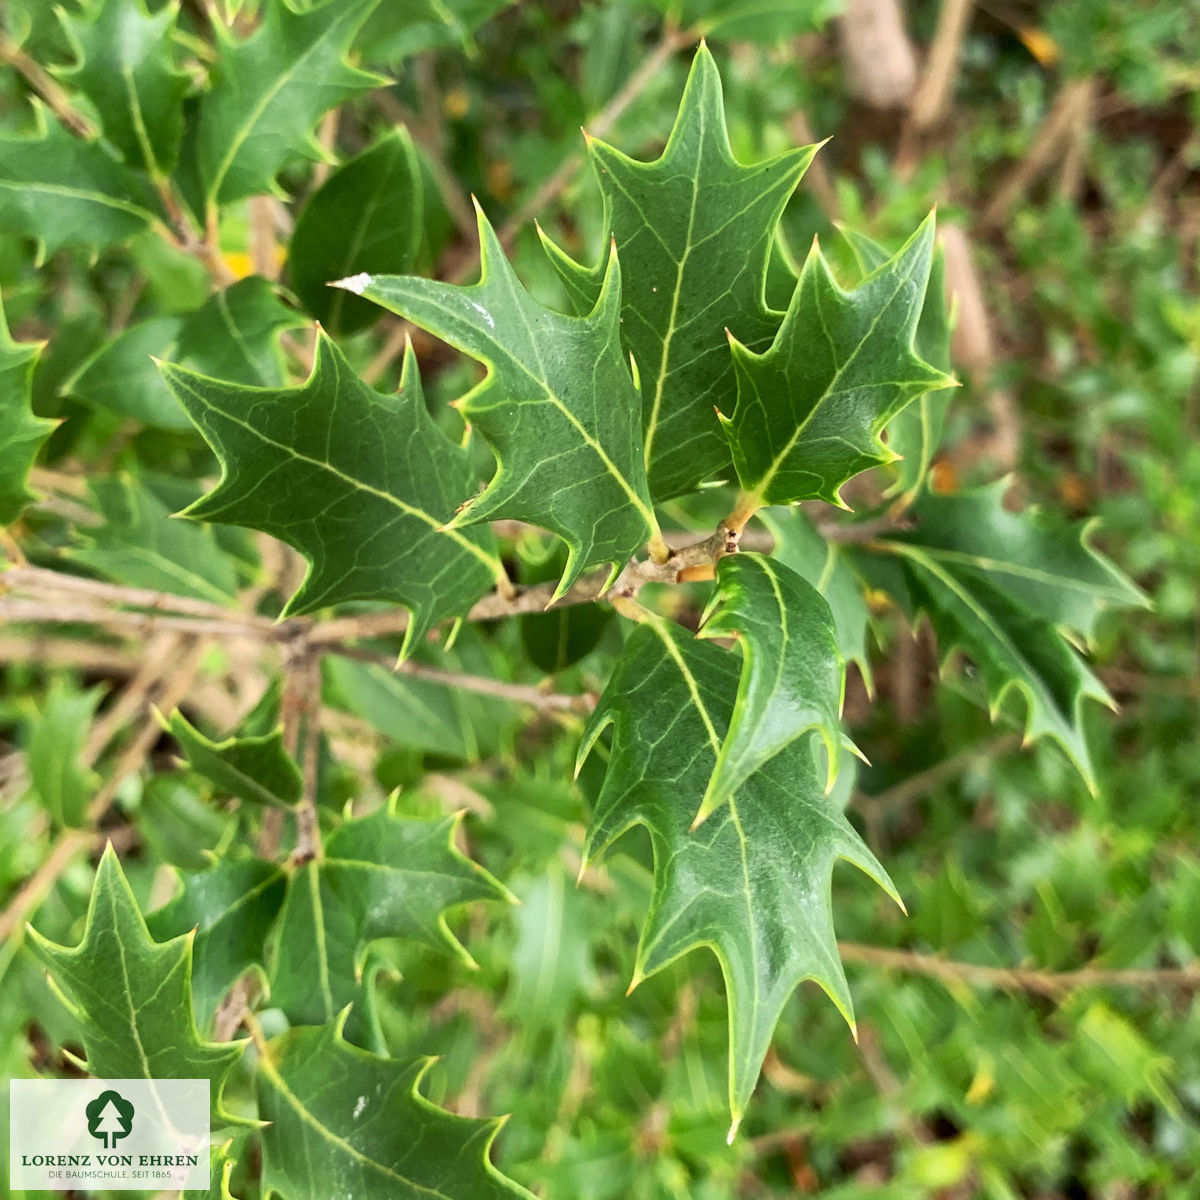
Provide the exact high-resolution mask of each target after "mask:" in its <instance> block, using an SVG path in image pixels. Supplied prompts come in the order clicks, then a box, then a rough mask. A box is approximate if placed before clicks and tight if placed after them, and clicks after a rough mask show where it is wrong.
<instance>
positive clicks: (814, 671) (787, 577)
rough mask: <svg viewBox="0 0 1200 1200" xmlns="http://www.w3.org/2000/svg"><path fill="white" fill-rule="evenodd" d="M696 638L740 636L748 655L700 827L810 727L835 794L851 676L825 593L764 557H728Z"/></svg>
mask: <svg viewBox="0 0 1200 1200" xmlns="http://www.w3.org/2000/svg"><path fill="white" fill-rule="evenodd" d="M697 636H699V637H702V638H714V637H730V638H736V639H737V644H738V647H739V648H740V650H741V652H742V675H741V680H740V682H739V683H738V691H737V698H736V699H735V701H734V705H733V715H732V716H731V717H730V720H729V730H728V732H727V733H726V735H725V738H724V740H723V741H722V743H721V752H720V754H718V755H717V765H716V768H715V769H714V770H713V773H712V778H711V779H710V780H709V781H708V788H707V789H706V791H705V793H704V799H703V800H702V801H701V802H700V808H699V811H698V812H697V813H696V822H697V824H698V823H700V822H701V821H704V820H705V819H706V818H707V817H708V816H709V814H710V813H712V812H713V811H714V810H715V809H717V808H719V807H720V806H721V805H722V804H724V803H725V801H726V800H728V799H729V797H730V796H731V795H733V793H734V792H736V791H737V790H738V788H740V787H741V786H742V784H743V783H745V782H746V780H747V779H749V778H750V776H751V775H753V774H754V772H755V771H757V770H758V769H759V767H761V766H762V765H763V764H764V763H765V762H767V761H768V760H769V759H771V758H773V757H774V756H775V755H776V754H778V753H779V752H780V751H781V750H782V749H783V748H784V747H785V746H787V745H789V744H790V743H791V742H793V741H795V740H796V738H798V737H800V736H801V735H802V734H805V733H808V732H810V731H811V732H815V733H816V734H817V736H818V737H819V738H820V739H821V741H822V742H823V743H824V746H825V754H826V760H827V766H826V771H827V783H826V786H827V788H831V787H832V786H833V782H834V780H835V779H836V777H837V769H838V759H839V757H840V754H841V744H842V726H841V713H842V693H843V691H844V688H845V681H846V676H845V670H844V667H843V665H842V656H841V654H840V653H839V651H838V642H837V632H836V629H835V626H834V622H833V614H832V613H831V612H830V611H829V605H828V604H826V603H825V601H824V599H823V598H822V597H821V594H820V593H819V592H818V591H817V590H816V589H815V588H813V587H812V586H811V585H809V584H808V583H806V582H805V581H804V580H803V579H802V578H801V577H800V576H799V575H797V574H796V572H795V571H793V570H792V569H791V568H790V567H787V566H784V564H783V563H782V562H776V561H773V560H771V559H770V558H767V557H766V555H763V554H733V555H727V556H726V557H725V558H723V559H721V561H720V562H719V563H718V564H717V586H716V590H715V591H714V592H713V596H712V599H711V600H710V601H709V604H708V608H707V610H706V612H705V617H704V620H703V621H702V622H701V627H700V632H699V634H698V635H697Z"/></svg>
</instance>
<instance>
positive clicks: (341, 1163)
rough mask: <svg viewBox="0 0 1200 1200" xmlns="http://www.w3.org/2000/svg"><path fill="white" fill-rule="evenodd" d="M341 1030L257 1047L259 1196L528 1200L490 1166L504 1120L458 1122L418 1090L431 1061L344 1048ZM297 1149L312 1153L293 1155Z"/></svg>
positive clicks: (295, 1034)
mask: <svg viewBox="0 0 1200 1200" xmlns="http://www.w3.org/2000/svg"><path fill="white" fill-rule="evenodd" d="M340 1026H341V1022H340V1021H339V1022H338V1024H337V1025H334V1024H328V1025H325V1026H324V1027H323V1028H321V1029H293V1030H292V1031H291V1032H290V1033H287V1034H284V1036H283V1037H281V1038H277V1039H275V1040H274V1041H272V1042H270V1043H268V1044H267V1045H265V1046H264V1047H262V1049H261V1053H260V1057H259V1060H258V1065H257V1077H258V1103H259V1112H260V1114H261V1116H262V1117H263V1118H264V1119H265V1120H267V1121H269V1122H270V1124H269V1125H268V1126H267V1127H266V1128H265V1129H264V1130H263V1134H262V1144H263V1190H264V1193H269V1194H271V1195H275V1196H286V1197H287V1198H288V1200H329V1198H330V1197H333V1196H353V1197H354V1198H355V1200H501V1198H503V1197H506V1196H509V1197H511V1196H525V1197H530V1196H531V1194H530V1193H529V1192H527V1191H525V1189H524V1188H522V1187H519V1186H518V1185H517V1184H515V1183H513V1182H512V1181H511V1180H510V1179H508V1178H506V1177H505V1176H503V1175H501V1174H500V1172H499V1171H497V1170H496V1169H495V1167H493V1166H492V1164H491V1162H489V1161H488V1150H489V1148H490V1147H491V1144H492V1141H493V1140H494V1138H495V1136H496V1133H497V1132H498V1130H499V1128H500V1125H501V1122H499V1121H484V1120H478V1119H475V1118H468V1117H459V1116H454V1115H453V1114H451V1113H448V1112H446V1111H445V1110H443V1109H440V1108H438V1107H437V1106H436V1105H433V1104H431V1103H430V1102H429V1101H428V1100H426V1099H425V1098H424V1097H423V1096H421V1094H420V1092H419V1090H418V1089H419V1087H420V1083H421V1078H422V1076H423V1075H424V1074H425V1072H426V1071H428V1069H429V1067H430V1066H431V1065H432V1060H431V1059H423V1060H419V1061H417V1062H413V1063H408V1064H404V1063H400V1062H397V1061H396V1060H395V1059H390V1058H381V1057H378V1056H376V1055H374V1054H368V1053H367V1052H366V1051H364V1050H359V1049H357V1048H356V1047H354V1046H351V1045H348V1044H347V1043H346V1042H345V1041H344V1040H343V1038H342V1036H341V1028H340ZM297 1147H307V1148H308V1150H307V1152H306V1153H297Z"/></svg>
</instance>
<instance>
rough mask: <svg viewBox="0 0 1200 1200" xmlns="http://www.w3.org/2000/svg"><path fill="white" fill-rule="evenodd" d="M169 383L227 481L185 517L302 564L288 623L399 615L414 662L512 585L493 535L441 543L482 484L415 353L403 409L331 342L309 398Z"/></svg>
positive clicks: (305, 389) (323, 342) (173, 379)
mask: <svg viewBox="0 0 1200 1200" xmlns="http://www.w3.org/2000/svg"><path fill="white" fill-rule="evenodd" d="M162 371H163V375H164V377H165V379H166V381H167V383H168V385H169V386H170V388H171V390H172V391H173V392H174V393H175V395H176V396H177V397H178V399H179V402H180V403H181V404H182V405H183V406H184V408H185V409H186V410H187V412H188V415H189V416H190V417H191V418H192V420H193V421H195V423H196V426H197V428H198V429H199V430H200V432H201V433H202V434H203V435H204V437H205V439H206V440H207V441H208V443H209V445H211V446H212V448H213V450H214V452H215V453H216V455H217V458H218V460H219V461H220V463H221V468H222V475H221V481H220V483H218V484H217V486H216V487H215V488H214V489H213V490H212V491H211V492H209V493H208V494H207V495H206V496H203V497H201V498H200V499H199V500H198V501H197V502H196V503H195V504H193V505H191V506H190V507H189V508H188V509H186V510H185V514H184V515H186V516H190V517H200V518H204V519H205V520H212V521H221V522H224V523H226V524H230V525H245V526H248V527H250V528H251V529H261V530H264V531H265V532H266V533H270V534H272V535H274V536H275V537H278V538H280V539H281V540H282V541H285V542H287V543H288V544H289V545H291V546H294V547H295V548H296V549H297V550H299V551H300V553H301V554H303V555H304V556H305V558H307V559H308V561H309V571H308V574H307V575H306V576H305V579H304V582H303V584H302V585H301V587H300V590H299V591H298V592H297V593H296V594H295V595H294V596H293V597H292V598H291V600H290V601H289V602H288V605H287V608H286V610H285V611H286V612H287V613H289V614H291V613H304V612H311V611H313V610H314V609H317V608H322V607H324V606H325V605H329V604H337V603H340V602H341V601H344V600H391V601H395V602H397V603H399V604H403V605H404V606H405V607H406V608H408V609H409V611H410V612H411V613H412V621H411V623H410V624H409V627H408V632H407V635H406V637H405V642H404V652H405V653H407V651H408V650H409V649H410V648H411V647H412V646H413V645H414V644H415V643H416V641H418V640H419V639H420V638H422V637H423V636H424V635H425V634H426V633H427V632H428V631H429V630H430V629H431V628H432V627H433V626H434V625H435V624H436V623H437V622H438V621H441V620H443V619H444V618H447V617H453V616H460V615H462V614H463V613H465V612H466V611H467V609H469V608H470V607H471V605H472V604H473V603H474V602H475V601H476V600H478V599H479V598H480V597H481V596H482V595H483V594H484V593H485V592H487V591H488V590H489V588H490V587H491V585H492V583H493V582H494V581H497V580H499V579H503V578H504V570H503V567H502V566H501V565H500V563H499V560H498V559H497V558H496V557H495V555H494V554H493V552H492V539H491V533H490V531H478V530H467V531H465V532H464V531H461V530H457V529H455V530H450V531H448V532H447V533H443V532H440V527H441V526H442V523H443V522H444V521H445V520H446V519H447V517H449V516H450V514H451V513H452V512H453V511H454V507H455V505H456V504H458V503H459V502H460V501H461V500H462V498H463V497H464V496H465V495H467V494H468V493H469V492H470V491H471V488H472V487H473V485H474V476H473V473H472V471H471V466H470V459H469V456H468V454H467V452H466V451H465V450H464V449H462V448H461V447H459V446H455V445H454V444H453V443H452V442H450V441H449V439H447V438H446V437H445V435H444V434H443V433H442V432H441V431H440V430H439V429H438V428H437V426H436V425H435V424H434V421H433V418H432V417H430V415H429V413H428V412H427V411H426V409H425V402H424V400H423V399H422V396H421V387H420V377H419V376H418V374H417V366H416V359H415V357H414V356H413V354H412V351H411V349H410V350H409V351H408V353H407V354H406V355H405V361H404V371H403V375H402V378H401V390H400V394H399V395H396V396H385V395H383V394H381V393H380V392H376V391H375V390H374V389H373V388H370V387H368V386H367V385H366V384H365V383H363V382H362V381H361V380H360V379H359V378H358V377H357V376H356V375H355V374H354V372H353V371H352V370H351V368H350V365H349V364H348V363H347V362H346V360H345V358H344V357H343V356H342V353H341V351H340V350H338V348H337V347H336V346H335V345H334V344H333V342H331V341H330V340H329V338H328V337H326V336H325V335H324V334H321V335H320V336H319V337H318V339H317V354H316V362H315V363H314V365H313V371H312V374H311V375H310V376H309V378H308V381H307V382H306V383H305V384H304V385H303V386H302V387H299V388H279V389H275V388H250V387H245V386H243V385H241V384H236V383H229V382H226V381H223V380H218V379H210V378H208V377H206V376H203V375H198V374H196V373H194V372H192V371H187V370H183V369H181V368H180V367H177V366H172V365H169V364H163V366H162Z"/></svg>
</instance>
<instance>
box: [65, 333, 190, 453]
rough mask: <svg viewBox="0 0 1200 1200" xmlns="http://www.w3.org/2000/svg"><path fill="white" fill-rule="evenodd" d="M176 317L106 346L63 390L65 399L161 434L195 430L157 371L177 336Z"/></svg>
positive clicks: (101, 348) (117, 337)
mask: <svg viewBox="0 0 1200 1200" xmlns="http://www.w3.org/2000/svg"><path fill="white" fill-rule="evenodd" d="M181 326H182V322H181V321H180V319H179V318H178V317H151V318H150V320H148V321H142V322H141V323H140V324H137V325H131V326H130V327H129V328H128V329H125V330H122V332H121V333H119V334H117V336H116V337H115V338H113V339H112V340H111V341H109V342H106V343H105V344H104V345H103V346H101V347H100V349H99V350H97V351H96V353H95V354H93V355H92V356H91V357H90V358H88V359H87V360H86V361H85V362H84V363H83V365H82V366H81V367H80V368H79V369H78V370H77V371H76V372H75V373H74V374H73V375H72V376H71V377H70V378H69V379H68V380H67V381H66V383H64V384H63V385H62V393H63V394H64V395H69V396H73V397H74V398H75V399H77V400H82V401H83V402H84V404H88V405H91V406H92V407H98V408H103V409H108V410H109V411H110V412H115V413H118V414H119V415H120V416H123V417H132V418H133V419H134V420H135V421H140V422H141V423H142V424H143V425H153V426H157V427H158V428H160V429H187V430H190V429H191V428H192V423H191V421H189V420H188V417H187V413H185V412H184V411H183V409H182V408H180V407H179V403H178V401H177V400H176V399H175V397H174V396H172V395H171V391H170V389H169V388H168V387H167V385H166V384H165V383H164V382H163V380H162V376H161V375H160V374H159V373H158V370H157V368H156V367H155V365H154V363H153V361H152V356H153V357H154V358H157V357H160V356H162V355H166V354H169V353H170V351H171V348H172V347H173V346H174V344H175V339H176V338H177V337H178V336H179V330H180V328H181Z"/></svg>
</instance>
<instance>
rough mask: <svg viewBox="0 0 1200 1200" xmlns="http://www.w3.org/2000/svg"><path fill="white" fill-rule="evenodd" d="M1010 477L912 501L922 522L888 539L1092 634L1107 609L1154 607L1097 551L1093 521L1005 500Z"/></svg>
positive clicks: (1051, 618) (1052, 620) (1060, 623)
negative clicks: (1013, 508) (1015, 508)
mask: <svg viewBox="0 0 1200 1200" xmlns="http://www.w3.org/2000/svg"><path fill="white" fill-rule="evenodd" d="M1008 487H1009V481H1008V480H1007V479H999V480H996V481H995V482H994V483H991V484H988V485H987V486H985V487H981V488H976V489H973V490H971V491H967V492H960V493H957V494H954V495H946V494H939V493H930V494H928V495H926V496H923V497H922V498H921V500H920V502H919V503H918V504H917V505H916V506H915V507H914V508H913V510H912V516H913V518H914V519H915V521H916V523H917V527H916V529H915V530H913V531H912V532H910V533H898V534H893V535H891V536H890V537H889V538H888V541H889V542H899V543H905V544H912V545H916V546H919V547H921V549H922V550H923V551H924V553H925V554H927V555H929V556H930V557H931V558H933V559H935V560H936V561H938V562H939V563H941V564H942V565H943V566H945V567H947V568H951V569H953V570H954V571H955V572H967V573H970V574H971V575H974V576H977V577H979V578H983V579H987V580H990V581H991V582H992V583H993V584H995V585H996V587H998V588H1000V589H1002V590H1003V591H1004V592H1006V593H1007V594H1008V596H1009V597H1010V598H1011V599H1012V600H1014V601H1015V602H1016V603H1018V604H1019V605H1021V607H1022V608H1025V609H1028V610H1029V612H1030V613H1032V614H1033V615H1035V616H1037V617H1039V618H1041V619H1042V620H1045V621H1048V622H1050V623H1051V624H1053V625H1057V626H1059V627H1060V628H1062V629H1070V630H1074V631H1075V632H1077V633H1079V634H1081V635H1082V636H1083V637H1084V638H1087V639H1090V638H1091V636H1092V634H1093V632H1094V630H1095V625H1096V620H1097V618H1098V617H1099V616H1100V614H1101V612H1103V611H1104V610H1105V609H1108V608H1131V607H1143V608H1144V607H1149V601H1148V600H1147V598H1146V596H1145V594H1144V593H1143V592H1142V591H1141V589H1140V588H1138V587H1136V586H1135V585H1134V584H1133V583H1132V582H1131V581H1130V580H1129V579H1128V578H1127V577H1126V576H1125V575H1124V574H1122V573H1121V571H1119V570H1118V569H1117V568H1116V567H1115V566H1114V565H1113V564H1112V563H1111V562H1109V560H1108V559H1107V558H1105V557H1104V556H1103V555H1102V554H1100V553H1098V552H1097V551H1096V550H1094V549H1093V548H1092V546H1091V544H1090V542H1089V534H1090V532H1091V530H1092V529H1093V527H1094V522H1088V523H1084V524H1083V525H1069V524H1067V523H1066V522H1063V521H1055V520H1053V519H1051V518H1048V517H1047V516H1045V515H1044V514H1042V513H1041V512H1039V511H1038V510H1037V509H1026V510H1025V511H1024V512H1019V513H1017V512H1010V511H1009V510H1008V509H1006V508H1005V507H1004V494H1005V492H1007V491H1008Z"/></svg>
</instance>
